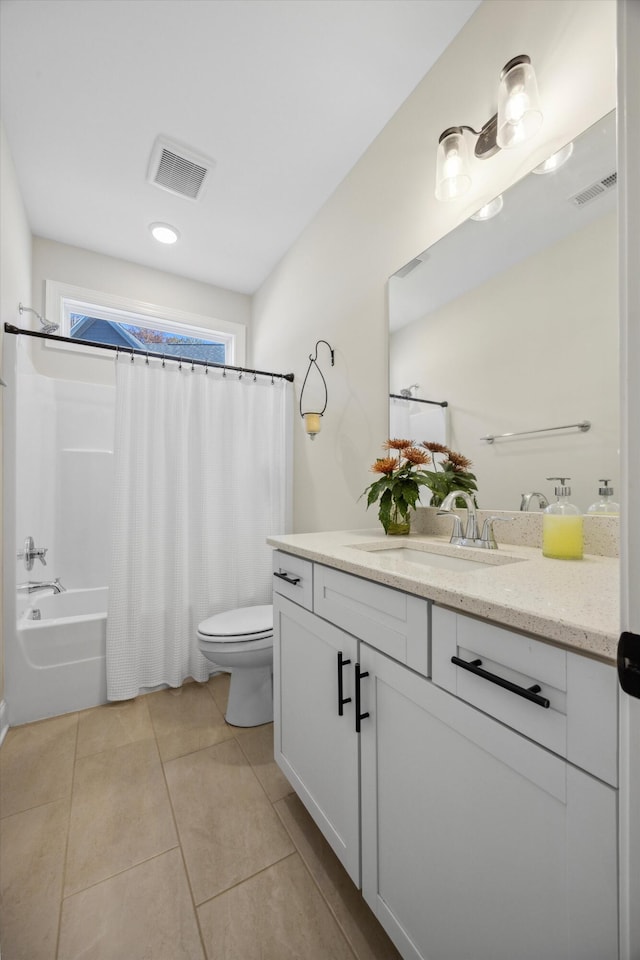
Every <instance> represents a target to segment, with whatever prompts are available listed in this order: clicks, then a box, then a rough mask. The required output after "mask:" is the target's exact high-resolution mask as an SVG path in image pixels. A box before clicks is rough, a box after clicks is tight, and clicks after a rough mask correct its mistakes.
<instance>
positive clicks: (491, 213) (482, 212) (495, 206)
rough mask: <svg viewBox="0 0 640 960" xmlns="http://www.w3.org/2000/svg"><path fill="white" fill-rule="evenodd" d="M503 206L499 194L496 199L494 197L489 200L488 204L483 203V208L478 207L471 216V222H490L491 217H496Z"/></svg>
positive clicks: (502, 200)
mask: <svg viewBox="0 0 640 960" xmlns="http://www.w3.org/2000/svg"><path fill="white" fill-rule="evenodd" d="M503 206H504V199H503V197H502V194H501V193H499V194H498V196H497V197H494V199H493V200H490V201H489V203H485V205H484V207H480V209H479V210H476V212H475V213H472V214H471V219H472V220H491V218H492V217H497V216H498V214H499V213H500V211H501V210H502V208H503Z"/></svg>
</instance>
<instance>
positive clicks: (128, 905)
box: [58, 850, 204, 960]
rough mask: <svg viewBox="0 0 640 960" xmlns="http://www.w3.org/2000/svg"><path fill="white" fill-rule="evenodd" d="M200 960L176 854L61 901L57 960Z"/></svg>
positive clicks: (171, 853)
mask: <svg viewBox="0 0 640 960" xmlns="http://www.w3.org/2000/svg"><path fill="white" fill-rule="evenodd" d="M81 958H82V960H88V958H92V960H203V958H204V953H203V950H202V944H201V941H200V935H199V933H198V925H197V921H196V917H195V913H194V909H193V903H192V901H191V896H190V894H189V888H188V886H187V879H186V877H185V873H184V866H183V863H182V857H181V856H180V851H179V850H170V851H169V852H168V853H164V854H162V855H161V856H159V857H154V859H153V860H148V861H147V862H146V863H142V864H140V865H139V866H137V867H133V868H132V869H131V870H127V871H125V873H121V874H119V875H118V876H117V877H112V878H111V879H110V880H105V881H103V882H102V883H99V884H97V885H96V886H95V887H91V888H90V889H89V890H84V891H82V892H81V893H77V894H75V896H73V897H69V899H68V900H65V901H64V904H63V908H62V923H61V926H60V949H59V952H58V960H81Z"/></svg>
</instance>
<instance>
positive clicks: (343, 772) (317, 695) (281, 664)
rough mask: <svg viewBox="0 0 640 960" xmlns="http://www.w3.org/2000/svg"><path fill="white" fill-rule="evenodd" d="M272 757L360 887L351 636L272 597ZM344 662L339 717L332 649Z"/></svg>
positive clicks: (335, 661)
mask: <svg viewBox="0 0 640 960" xmlns="http://www.w3.org/2000/svg"><path fill="white" fill-rule="evenodd" d="M273 612H274V636H273V660H274V664H273V666H274V727H275V757H276V761H277V763H278V765H279V766H280V768H281V769H282V771H283V772H284V774H285V776H286V777H287V778H288V780H289V782H290V783H291V785H292V786H293V788H294V789H295V791H296V793H297V794H298V796H299V797H300V799H301V800H302V802H303V803H304V805H305V806H306V808H307V810H308V811H309V813H310V814H311V816H312V817H313V819H314V820H315V822H316V823H317V825H318V827H319V828H320V830H321V831H322V833H323V834H324V836H325V837H326V839H327V840H328V842H329V844H330V845H331V847H332V848H333V850H334V852H335V853H336V855H337V856H338V858H339V859H340V861H341V862H342V864H343V865H344V867H345V869H346V870H347V872H348V874H349V876H350V877H351V879H352V880H353V881H354V883H356V884H357V885H358V886H360V824H359V804H358V797H359V790H358V788H359V774H358V737H357V734H356V732H355V720H354V689H353V677H354V665H355V662H356V651H357V641H356V640H355V638H354V637H352V636H350V635H349V634H347V633H344V632H343V631H342V630H339V629H337V628H336V627H333V626H331V624H328V623H326V622H325V621H324V620H320V619H319V618H318V617H315V616H314V615H313V614H311V613H309V612H308V611H307V610H304V609H303V608H302V607H299V606H297V605H296V604H295V603H292V602H291V601H290V600H287V599H285V598H284V597H280V596H274V608H273ZM339 653H340V654H342V657H343V661H350V663H348V664H347V663H345V664H344V666H343V667H342V669H341V671H340V673H341V674H342V688H343V689H342V699H343V700H346V701H348V702H346V703H344V704H343V706H342V715H340V710H339V704H338V695H339V683H340V677H339V670H338V654H339Z"/></svg>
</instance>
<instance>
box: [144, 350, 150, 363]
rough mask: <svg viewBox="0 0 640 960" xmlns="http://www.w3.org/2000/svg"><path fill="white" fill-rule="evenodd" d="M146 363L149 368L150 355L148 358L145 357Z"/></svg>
mask: <svg viewBox="0 0 640 960" xmlns="http://www.w3.org/2000/svg"><path fill="white" fill-rule="evenodd" d="M144 362H145V363H146V365H147V366H149V354H148V353H147V356H146V357H145V361H144Z"/></svg>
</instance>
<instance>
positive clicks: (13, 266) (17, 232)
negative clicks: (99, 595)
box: [0, 123, 31, 727]
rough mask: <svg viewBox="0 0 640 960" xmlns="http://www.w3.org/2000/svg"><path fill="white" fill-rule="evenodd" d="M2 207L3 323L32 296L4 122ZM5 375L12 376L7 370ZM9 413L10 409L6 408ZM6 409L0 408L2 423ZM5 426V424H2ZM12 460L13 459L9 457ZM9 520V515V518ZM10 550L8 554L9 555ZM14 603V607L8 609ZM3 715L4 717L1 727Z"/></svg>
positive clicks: (9, 440)
mask: <svg viewBox="0 0 640 960" xmlns="http://www.w3.org/2000/svg"><path fill="white" fill-rule="evenodd" d="M0 208H1V209H2V218H0V318H1V319H2V323H3V324H4V322H5V321H9V322H14V318H15V316H16V315H17V306H18V303H20V301H22V302H25V301H28V299H29V297H30V296H31V292H30V291H31V231H30V230H29V224H28V221H27V215H26V213H25V209H24V205H23V202H22V196H21V194H20V187H19V184H18V178H17V175H16V170H15V167H14V164H13V158H12V156H11V151H10V149H9V144H8V141H7V137H6V133H5V129H4V126H3V125H2V124H1V123H0ZM4 336H5V334H4V326H3V327H2V329H1V330H0V353H2V352H3V348H4V339H3V338H4ZM5 378H6V379H7V380H8V379H9V376H8V374H7V373H6V371H5ZM2 404H3V396H2V388H0V405H2ZM6 412H7V413H9V411H8V410H7V411H6ZM1 415H2V410H1V409H0V423H1ZM0 429H1V428H0ZM2 439H3V448H4V447H6V454H5V455H8V456H9V457H11V456H12V451H13V439H14V437H13V435H12V436H7V435H3V438H2ZM9 462H11V461H9ZM1 492H2V471H1V470H0V494H1ZM6 493H7V494H8V495H9V496H10V495H11V493H12V490H11V486H10V485H8V486H7V489H6ZM5 524H6V519H5ZM1 528H2V517H1V516H0V535H1V536H2V542H3V544H5V555H4V564H7V563H8V562H9V560H11V562H12V563H13V560H14V558H13V557H12V556H11V554H12V553H13V538H12V537H9V538H7V537H5V536H4V535H3V534H4V531H3V530H2V529H1ZM7 554H8V556H7ZM2 570H3V557H2V556H0V582H2V583H4V578H3V576H2ZM3 600H4V602H3V610H4V612H5V614H6V616H7V617H9V616H11V617H12V618H13V610H14V599H13V595H12V596H11V597H10V598H9V597H7V598H3ZM7 607H10V609H7ZM3 637H4V630H3V618H2V617H0V701H2V697H3V694H4V643H3ZM1 725H2V719H1V717H0V727H1Z"/></svg>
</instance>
